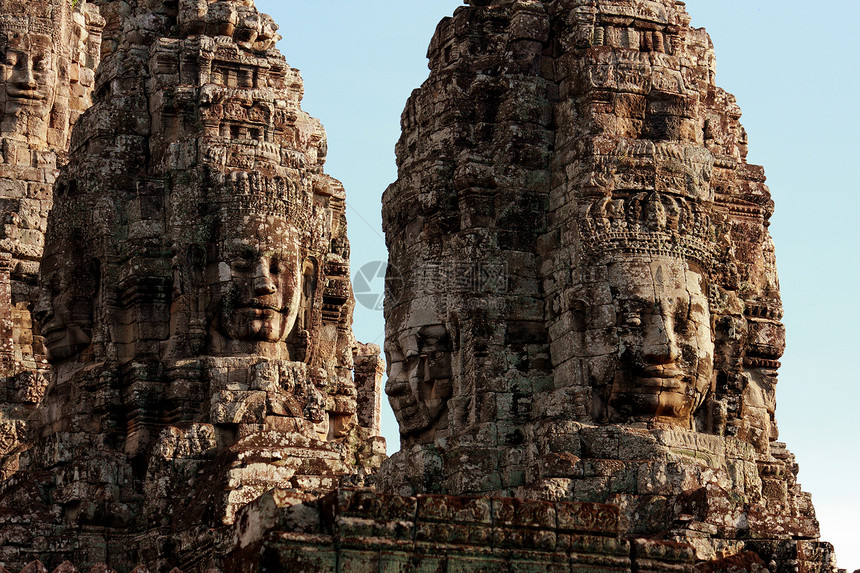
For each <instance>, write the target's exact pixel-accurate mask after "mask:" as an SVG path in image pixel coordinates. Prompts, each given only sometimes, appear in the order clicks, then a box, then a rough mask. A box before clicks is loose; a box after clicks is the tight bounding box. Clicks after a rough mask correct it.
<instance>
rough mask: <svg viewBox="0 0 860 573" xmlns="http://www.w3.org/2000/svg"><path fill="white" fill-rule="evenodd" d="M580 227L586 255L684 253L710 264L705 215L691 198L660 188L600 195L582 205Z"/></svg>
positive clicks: (712, 248) (708, 224)
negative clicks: (625, 194) (584, 213)
mask: <svg viewBox="0 0 860 573" xmlns="http://www.w3.org/2000/svg"><path fill="white" fill-rule="evenodd" d="M580 233H581V236H582V240H583V246H584V248H585V251H586V252H587V253H588V254H590V255H592V256H602V255H605V254H610V253H613V252H620V253H625V254H650V255H660V256H668V257H677V258H686V259H692V260H694V261H697V262H698V263H700V264H701V265H703V266H704V267H705V268H711V267H712V265H713V262H714V258H715V255H716V245H715V244H714V241H713V236H714V232H713V225H712V222H711V218H710V217H709V216H708V214H707V213H706V212H705V211H704V210H703V209H702V206H701V205H699V204H698V203H696V202H693V201H690V200H688V199H685V198H682V197H676V196H672V195H667V194H664V193H660V192H656V191H655V192H649V193H637V194H634V195H631V196H630V197H626V198H616V199H613V198H610V197H602V198H600V199H597V200H596V201H595V202H594V203H592V204H591V206H590V207H589V208H588V212H587V216H586V217H585V220H584V222H583V224H582V225H581V229H580Z"/></svg>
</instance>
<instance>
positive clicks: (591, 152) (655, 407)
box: [380, 0, 832, 570]
mask: <svg viewBox="0 0 860 573" xmlns="http://www.w3.org/2000/svg"><path fill="white" fill-rule="evenodd" d="M467 4H469V6H468V7H462V8H459V9H458V10H457V12H456V13H455V14H454V16H453V18H448V19H445V20H443V21H442V23H441V24H440V25H439V27H438V29H437V31H436V34H435V36H434V38H433V41H432V44H431V46H430V50H429V57H430V68H431V74H430V78H429V79H428V80H427V81H426V82H425V83H424V85H423V86H422V87H421V88H420V89H418V90H416V91H415V92H414V93H413V95H412V97H411V98H410V99H409V102H408V103H407V105H406V109H405V111H404V114H403V134H402V137H401V139H400V141H399V143H398V145H397V158H398V167H399V176H398V179H397V181H396V182H395V183H394V184H393V185H392V186H391V187H390V188H389V189H388V190H387V191H386V193H385V196H384V199H383V215H384V227H385V231H386V235H387V240H388V245H389V249H390V259H391V269H392V273H396V277H393V278H396V280H392V281H391V285H392V288H391V292H390V293H388V296H387V298H386V309H385V311H386V319H387V324H386V343H385V350H386V354H387V357H388V364H389V381H388V385H387V387H386V392H387V393H388V395H389V398H390V400H391V404H392V406H393V408H394V410H395V414H396V415H397V418H398V421H399V423H400V431H401V436H402V443H403V450H402V451H401V452H399V453H397V454H395V455H394V456H393V457H392V458H391V459H390V460H389V461H388V462H386V465H385V466H384V467H383V469H382V471H381V474H380V487H381V489H382V490H383V491H388V492H391V493H398V494H402V495H413V494H416V493H419V494H420V493H438V494H449V495H469V494H471V495H478V494H480V495H502V496H511V497H517V498H530V499H542V500H548V501H554V502H558V501H574V502H599V503H605V504H610V505H613V506H615V507H617V508H618V509H619V510H620V512H621V515H622V516H623V518H624V519H625V520H626V523H627V525H626V526H624V527H623V528H622V529H623V530H625V531H626V533H625V534H624V535H626V536H628V537H636V536H642V537H648V538H649V539H663V540H667V541H672V542H678V543H688V544H692V546H694V547H695V555H696V557H695V558H696V559H698V560H702V561H709V560H718V559H720V558H721V556H722V557H725V556H727V555H728V554H734V555H741V554H744V552H747V556H754V560H761V561H763V562H764V563H772V564H775V565H774V567H776V569H777V570H783V568H785V567H789V564H790V563H797V562H798V561H800V562H803V561H804V560H807V561H808V562H809V563H810V565H808V566H809V567H813V569H810V570H819V569H816V568H815V567H823V568H824V569H823V570H829V569H827V568H828V567H831V565H832V564H830V563H829V561H828V560H829V559H830V557H828V555H829V554H828V551H829V546H828V545H827V544H818V545H816V544H815V543H812V542H810V541H809V540H816V539H817V538H818V535H819V533H818V523H817V521H816V520H815V515H814V510H813V508H812V505H811V501H810V497H809V495H808V494H806V493H804V492H802V491H801V489H800V486H799V485H798V484H797V483H796V475H797V465H796V464H795V462H794V458H793V456H792V454H791V453H790V452H788V450H787V449H786V447H785V445H784V444H782V443H780V442H779V441H778V432H777V428H776V421H775V417H774V410H775V397H774V391H775V387H776V382H777V370H778V368H779V358H780V357H781V355H782V353H783V350H784V344H785V334H784V328H783V326H782V324H781V323H780V318H781V316H782V309H781V303H780V297H779V283H778V278H777V273H776V266H775V257H774V248H773V243H772V240H771V237H770V235H769V233H768V224H769V219H770V217H771V215H772V213H773V202H772V200H771V197H770V193H769V191H768V188H767V186H766V185H765V177H764V172H763V170H762V168H761V167H758V166H754V165H750V164H748V163H747V162H746V155H747V137H746V134H745V132H744V129H743V127H742V126H741V124H740V123H739V119H740V116H741V114H740V110H739V109H738V106H737V105H736V103H735V100H734V98H733V97H732V96H731V95H729V94H727V93H726V92H725V91H723V90H722V89H720V88H719V87H717V85H716V84H715V73H714V70H715V67H714V62H715V58H714V51H713V46H712V44H711V41H710V39H709V38H708V36H707V34H706V33H705V31H704V30H701V29H694V28H691V27H690V17H689V15H688V14H687V13H686V11H685V9H684V3H683V2H679V1H675V0H645V1H640V0H637V1H631V0H600V1H595V0H547V1H538V0H525V1H521V0H517V1H514V0H491V1H480V2H479V1H477V0H472V1H470V2H467ZM741 540H749V541H741ZM729 546H733V547H734V548H735V549H734V550H732V551H726V550H725V548H726V547H729ZM667 551H668V550H667ZM634 553H635V551H634ZM738 558H740V557H738ZM813 564H817V565H813Z"/></svg>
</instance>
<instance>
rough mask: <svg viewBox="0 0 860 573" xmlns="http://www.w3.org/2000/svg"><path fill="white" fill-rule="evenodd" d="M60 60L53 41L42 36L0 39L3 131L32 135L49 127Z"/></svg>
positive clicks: (20, 35) (20, 34)
mask: <svg viewBox="0 0 860 573" xmlns="http://www.w3.org/2000/svg"><path fill="white" fill-rule="evenodd" d="M57 64H58V62H57V57H56V53H55V48H54V43H53V40H52V39H51V38H50V37H48V36H45V35H42V34H24V33H7V34H5V35H3V36H0V79H2V84H3V90H4V91H5V105H4V113H3V132H4V133H22V134H28V135H30V132H32V131H34V129H35V127H36V126H34V125H33V124H34V122H35V123H39V124H44V125H47V119H48V115H49V114H50V112H51V108H52V106H53V105H54V96H55V90H56V84H57V78H58V73H57Z"/></svg>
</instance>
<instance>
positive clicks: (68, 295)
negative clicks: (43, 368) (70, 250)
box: [33, 253, 99, 363]
mask: <svg viewBox="0 0 860 573" xmlns="http://www.w3.org/2000/svg"><path fill="white" fill-rule="evenodd" d="M79 263H80V261H76V257H75V256H74V255H70V256H68V257H65V256H62V255H58V254H56V253H51V254H48V255H46V256H45V257H44V258H43V259H42V268H41V276H42V280H41V282H42V295H41V297H40V298H39V302H38V304H37V305H36V308H35V310H34V313H33V315H34V317H35V319H36V320H37V321H38V323H39V331H40V332H41V334H42V337H43V339H44V344H45V350H46V352H47V354H48V360H50V361H51V362H52V363H58V362H63V361H65V360H68V359H70V358H73V357H75V356H77V355H78V354H80V353H81V352H82V351H83V350H85V349H86V348H87V347H89V346H90V343H91V342H92V328H93V298H94V297H95V296H96V292H97V291H98V280H99V277H98V270H97V268H96V267H95V266H94V265H83V264H79Z"/></svg>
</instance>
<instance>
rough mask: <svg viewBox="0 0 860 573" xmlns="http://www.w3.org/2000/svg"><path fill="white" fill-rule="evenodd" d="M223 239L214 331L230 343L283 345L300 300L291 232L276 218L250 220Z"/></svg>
mask: <svg viewBox="0 0 860 573" xmlns="http://www.w3.org/2000/svg"><path fill="white" fill-rule="evenodd" d="M224 235H225V236H224V238H223V241H222V243H221V253H220V257H219V261H218V267H217V276H216V277H215V280H216V283H217V298H218V301H219V302H218V311H217V313H218V316H217V325H218V330H219V331H220V333H221V334H222V335H223V336H225V337H226V338H228V339H231V340H236V341H245V342H267V343H279V342H283V341H284V340H285V339H286V337H287V336H288V335H289V333H290V332H291V331H292V329H293V326H294V325H295V323H296V317H297V316H298V312H299V300H300V296H301V268H300V262H299V254H298V245H297V239H296V237H297V233H296V231H295V230H294V229H293V228H292V227H291V226H290V225H288V224H287V223H286V222H284V221H283V220H281V219H278V218H276V217H265V216H250V217H248V218H246V219H244V220H243V221H242V222H241V223H240V224H238V226H236V227H234V228H227V229H225V232H224Z"/></svg>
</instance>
